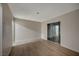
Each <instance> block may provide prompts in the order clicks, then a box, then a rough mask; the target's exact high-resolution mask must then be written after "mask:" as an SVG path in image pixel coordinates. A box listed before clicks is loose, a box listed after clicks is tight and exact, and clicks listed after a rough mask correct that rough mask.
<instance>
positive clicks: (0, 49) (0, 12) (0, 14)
mask: <svg viewBox="0 0 79 59" xmlns="http://www.w3.org/2000/svg"><path fill="white" fill-rule="evenodd" d="M1 55H2V7H1V5H0V56H1Z"/></svg>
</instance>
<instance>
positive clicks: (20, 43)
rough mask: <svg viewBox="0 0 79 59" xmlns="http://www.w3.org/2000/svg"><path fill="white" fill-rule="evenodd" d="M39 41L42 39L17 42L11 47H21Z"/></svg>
mask: <svg viewBox="0 0 79 59" xmlns="http://www.w3.org/2000/svg"><path fill="white" fill-rule="evenodd" d="M39 40H42V39H34V40H31V41H27V40H24V41H18V42H14V43H13V46H17V45H22V44H26V43H30V42H35V41H39Z"/></svg>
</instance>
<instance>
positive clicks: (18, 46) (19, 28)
mask: <svg viewBox="0 0 79 59" xmlns="http://www.w3.org/2000/svg"><path fill="white" fill-rule="evenodd" d="M0 56H79V3H0Z"/></svg>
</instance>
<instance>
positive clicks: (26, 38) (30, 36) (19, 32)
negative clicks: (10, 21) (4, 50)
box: [14, 18, 41, 45]
mask: <svg viewBox="0 0 79 59" xmlns="http://www.w3.org/2000/svg"><path fill="white" fill-rule="evenodd" d="M40 38H41V23H40V22H34V21H28V20H23V19H16V18H15V43H14V45H19V44H24V43H28V42H33V41H36V40H39V39H40Z"/></svg>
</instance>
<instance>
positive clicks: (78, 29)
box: [42, 10, 79, 52]
mask: <svg viewBox="0 0 79 59" xmlns="http://www.w3.org/2000/svg"><path fill="white" fill-rule="evenodd" d="M57 21H60V22H61V45H62V46H64V47H66V48H69V49H71V50H74V51H77V52H79V10H75V11H72V12H70V13H67V14H64V15H62V16H59V17H56V18H54V19H52V20H50V21H47V22H45V23H44V24H43V25H44V26H43V27H42V28H43V30H42V32H43V34H42V36H43V39H46V38H47V27H46V26H47V24H48V23H53V22H57ZM46 23H47V24H46Z"/></svg>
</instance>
